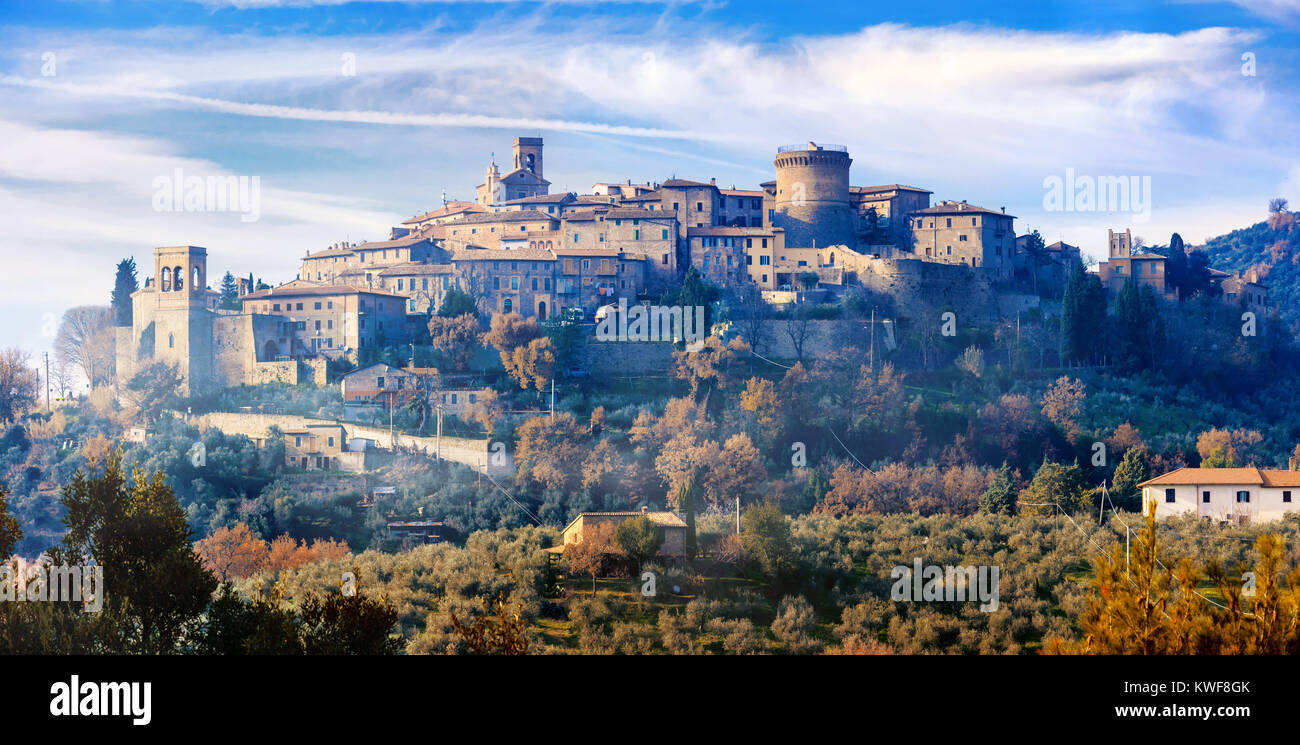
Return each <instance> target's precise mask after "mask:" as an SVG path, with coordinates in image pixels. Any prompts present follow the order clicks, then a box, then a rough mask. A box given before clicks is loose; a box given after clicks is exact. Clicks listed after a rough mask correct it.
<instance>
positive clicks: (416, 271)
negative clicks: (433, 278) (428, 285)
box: [379, 262, 455, 277]
mask: <svg viewBox="0 0 1300 745" xmlns="http://www.w3.org/2000/svg"><path fill="white" fill-rule="evenodd" d="M453 271H455V269H454V268H453V267H452V266H451V265H450V264H421V263H419V262H410V263H406V264H398V265H397V266H390V267H388V268H387V269H384V270H382V271H380V272H379V276H381V277H393V276H407V275H421V274H451V273H452V272H453Z"/></svg>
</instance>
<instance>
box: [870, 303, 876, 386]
mask: <svg viewBox="0 0 1300 745" xmlns="http://www.w3.org/2000/svg"><path fill="white" fill-rule="evenodd" d="M871 372H872V374H873V375H874V374H875V372H876V306H874V305H873V306H871Z"/></svg>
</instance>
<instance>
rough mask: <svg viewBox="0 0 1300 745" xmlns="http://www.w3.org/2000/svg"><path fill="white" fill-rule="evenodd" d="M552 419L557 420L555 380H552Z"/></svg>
mask: <svg viewBox="0 0 1300 745" xmlns="http://www.w3.org/2000/svg"><path fill="white" fill-rule="evenodd" d="M551 419H552V420H554V419H555V378H551Z"/></svg>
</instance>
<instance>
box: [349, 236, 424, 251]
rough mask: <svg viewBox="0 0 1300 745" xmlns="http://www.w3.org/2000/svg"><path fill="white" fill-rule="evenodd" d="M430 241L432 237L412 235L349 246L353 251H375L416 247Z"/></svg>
mask: <svg viewBox="0 0 1300 745" xmlns="http://www.w3.org/2000/svg"><path fill="white" fill-rule="evenodd" d="M428 240H430V237H429V236H428V235H425V234H424V233H412V234H410V235H407V236H403V237H401V238H397V239H395V240H391V241H365V242H362V243H358V244H357V245H355V246H349V248H350V250H352V251H374V250H378V249H382V248H406V247H407V246H414V245H415V244H417V243H423V242H425V241H428Z"/></svg>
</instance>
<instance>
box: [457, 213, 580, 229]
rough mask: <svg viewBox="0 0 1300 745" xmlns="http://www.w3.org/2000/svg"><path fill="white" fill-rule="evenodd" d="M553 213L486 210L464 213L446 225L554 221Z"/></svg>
mask: <svg viewBox="0 0 1300 745" xmlns="http://www.w3.org/2000/svg"><path fill="white" fill-rule="evenodd" d="M558 219H559V218H557V217H556V216H555V215H548V214H546V213H545V212H538V211H537V210H513V211H511V212H487V213H483V214H474V215H465V216H464V217H462V218H460V219H459V220H456V221H455V222H451V223H448V224H447V227H451V228H455V227H457V226H460V225H484V224H487V223H494V222H533V221H536V220H549V221H551V222H554V221H555V220H558Z"/></svg>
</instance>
